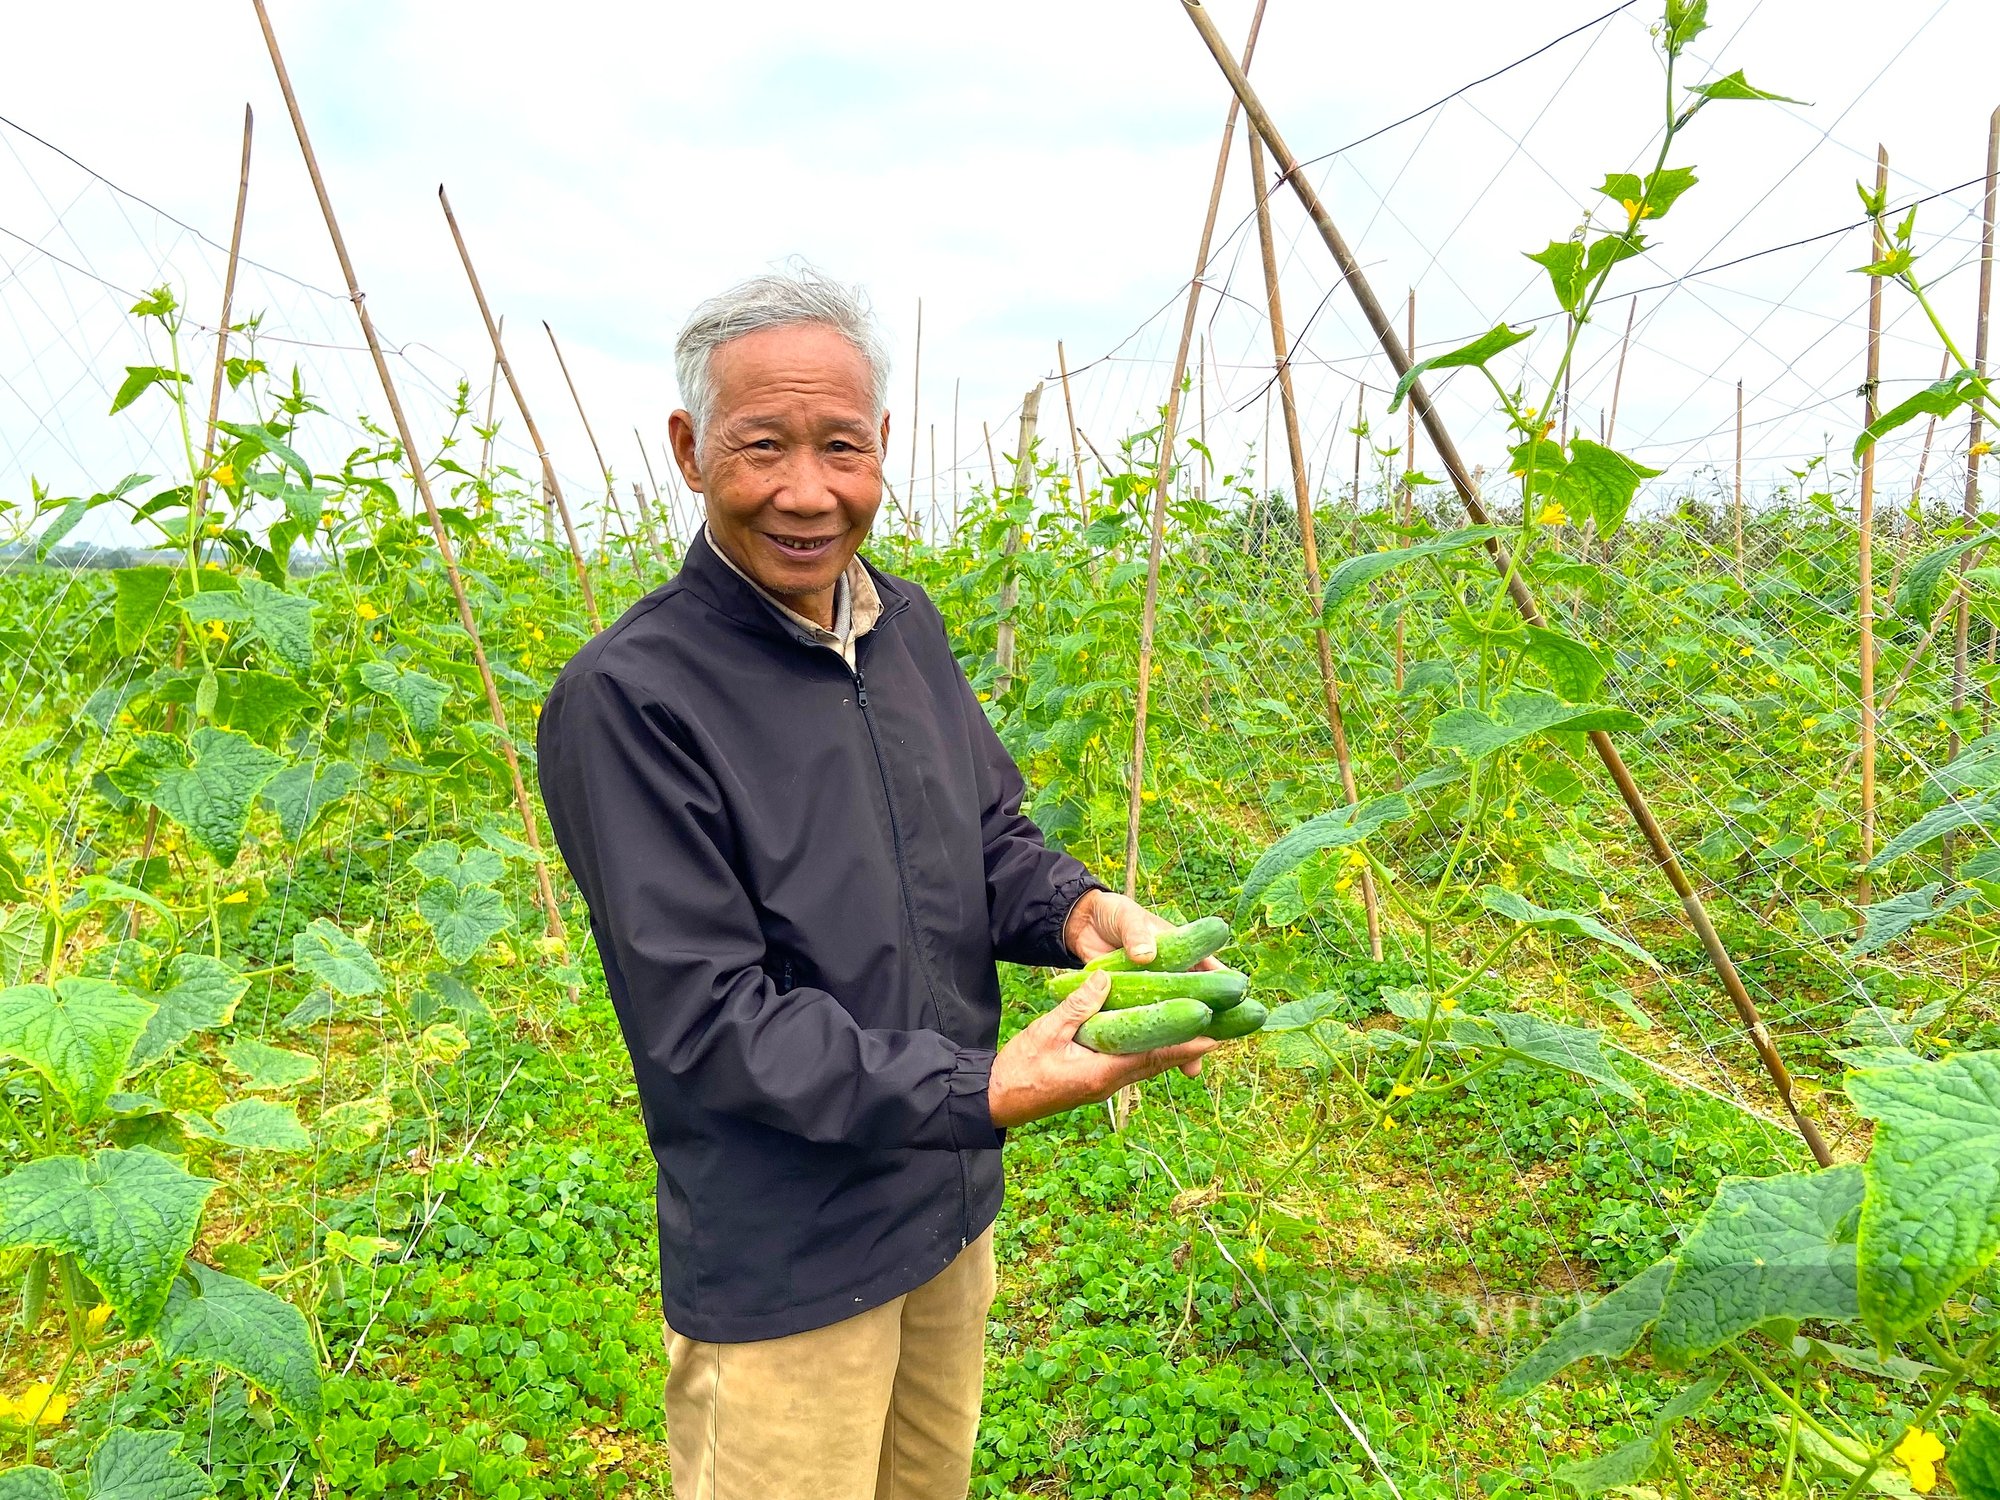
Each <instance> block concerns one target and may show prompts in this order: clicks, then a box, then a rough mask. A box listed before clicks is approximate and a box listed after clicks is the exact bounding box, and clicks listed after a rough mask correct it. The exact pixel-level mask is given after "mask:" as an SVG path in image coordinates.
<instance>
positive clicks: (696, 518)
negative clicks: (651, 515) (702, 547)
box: [632, 427, 702, 542]
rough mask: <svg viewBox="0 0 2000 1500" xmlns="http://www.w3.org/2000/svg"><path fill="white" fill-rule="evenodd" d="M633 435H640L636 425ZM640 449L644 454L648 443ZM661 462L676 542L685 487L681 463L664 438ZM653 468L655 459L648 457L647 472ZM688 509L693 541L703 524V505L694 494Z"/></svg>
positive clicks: (668, 517)
mask: <svg viewBox="0 0 2000 1500" xmlns="http://www.w3.org/2000/svg"><path fill="white" fill-rule="evenodd" d="M632 436H633V437H635V438H636V437H638V436H639V429H638V428H636V427H635V428H633V429H632ZM639 451H640V453H642V454H643V453H645V451H646V445H645V444H644V443H643V442H642V443H640V444H639ZM660 462H661V463H663V464H665V465H666V466H667V489H666V496H667V500H666V505H667V524H668V526H669V528H670V535H672V537H673V539H674V540H675V542H679V541H680V539H681V501H680V497H681V491H682V488H683V486H682V484H681V468H680V465H679V464H677V463H675V462H674V454H673V450H672V449H671V448H669V447H668V446H667V444H666V439H664V438H662V439H661V440H660ZM652 469H653V461H652V459H650V458H648V459H647V460H646V472H647V473H648V474H650V473H651V472H652ZM658 489H659V481H657V480H655V481H654V490H655V492H656V493H657V492H658ZM688 509H689V511H690V512H691V514H690V515H689V517H688V540H689V541H693V540H694V534H695V533H696V532H697V531H699V530H701V526H700V525H699V524H697V523H699V522H700V521H701V520H702V510H701V506H700V505H698V504H696V503H695V500H694V497H693V496H692V495H690V496H688Z"/></svg>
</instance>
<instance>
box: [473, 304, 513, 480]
mask: <svg viewBox="0 0 2000 1500" xmlns="http://www.w3.org/2000/svg"><path fill="white" fill-rule="evenodd" d="M500 331H501V332H502V333H505V332H506V331H507V315H506V314H505V313H502V314H500ZM499 404H500V361H499V360H498V359H495V360H494V361H493V374H492V376H491V377H490V378H488V380H487V382H486V436H485V437H484V438H482V439H481V440H480V443H479V482H480V483H481V484H482V485H491V484H492V482H493V480H492V478H491V474H492V469H493V434H494V431H495V428H494V426H493V413H494V410H495V408H496V407H498V406H499Z"/></svg>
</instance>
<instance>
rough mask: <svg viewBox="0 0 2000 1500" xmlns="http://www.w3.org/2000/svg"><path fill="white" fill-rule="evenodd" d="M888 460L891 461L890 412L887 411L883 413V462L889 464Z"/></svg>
mask: <svg viewBox="0 0 2000 1500" xmlns="http://www.w3.org/2000/svg"><path fill="white" fill-rule="evenodd" d="M888 461H889V414H888V413H887V412H886V411H885V412H883V413H882V462H883V463H884V464H887V463H888Z"/></svg>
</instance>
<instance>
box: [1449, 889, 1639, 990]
mask: <svg viewBox="0 0 2000 1500" xmlns="http://www.w3.org/2000/svg"><path fill="white" fill-rule="evenodd" d="M1479 904H1480V905H1481V906H1483V907H1485V908H1486V909H1487V910H1488V911H1490V912H1492V913H1494V914H1495V915H1496V916H1502V917H1505V918H1507V919H1508V920H1509V921H1512V922H1519V923H1520V924H1521V925H1522V926H1524V927H1535V928H1539V929H1541V930H1542V931H1544V932H1553V933H1558V934H1560V935H1561V936H1563V937H1587V938H1595V939H1596V940H1597V941H1598V942H1600V943H1609V944H1610V945H1611V946H1612V947H1614V948H1616V949H1617V950H1618V951H1619V952H1620V953H1624V954H1627V955H1629V956H1631V957H1632V958H1636V959H1637V960H1638V961H1639V962H1640V963H1642V964H1644V965H1645V966H1646V967H1647V968H1649V969H1652V970H1654V971H1655V972H1658V970H1659V968H1660V961H1659V960H1658V959H1657V958H1655V957H1653V955H1652V954H1650V953H1648V952H1647V951H1646V950H1645V949H1644V948H1642V947H1640V946H1639V945H1638V944H1637V943H1635V942H1633V941H1632V939H1630V938H1628V937H1626V936H1624V935H1623V934H1622V933H1618V932H1614V931H1612V930H1611V929H1610V928H1609V927H1606V926H1605V925H1604V924H1603V923H1602V922H1600V921H1598V920H1597V918H1596V917H1593V916H1592V915H1591V914H1590V913H1589V912H1583V911H1568V910H1565V909H1563V908H1559V907H1547V906H1537V905H1536V904H1535V903H1534V902H1532V901H1530V900H1529V899H1528V898H1527V897H1526V896H1523V895H1521V894H1520V893H1519V892H1518V891H1510V890H1508V889H1507V888H1506V887H1505V886H1500V885H1483V886H1481V887H1480V888H1479Z"/></svg>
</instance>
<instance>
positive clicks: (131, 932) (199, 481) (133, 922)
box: [125, 104, 256, 937]
mask: <svg viewBox="0 0 2000 1500" xmlns="http://www.w3.org/2000/svg"><path fill="white" fill-rule="evenodd" d="M255 125H256V116H255V115H254V114H253V113H252V112H251V109H250V106H249V105H247V104H246V105H244V106H243V164H242V167H241V168H240V169H239V171H238V172H237V176H236V218H235V221H234V222H233V223H232V224H231V225H230V229H229V260H228V263H227V264H226V265H225V266H224V267H223V272H222V315H221V317H220V318H219V319H218V320H217V322H216V325H215V372H214V374H213V375H212V376H211V377H210V379H209V383H208V425H207V426H206V427H205V428H203V429H202V439H201V473H200V474H199V475H198V476H197V477H196V479H195V486H194V504H192V505H191V506H189V507H188V535H190V536H192V537H193V538H194V539H195V546H196V547H197V548H199V547H200V546H201V517H202V508H203V506H204V504H205V503H206V501H207V499H208V479H209V471H210V470H211V469H212V468H214V466H215V424H216V423H217V422H218V421H220V420H221V418H222V382H223V379H224V377H225V376H226V375H227V374H228V370H229V319H230V314H231V310H232V309H233V308H234V306H235V303H236V267H237V264H238V263H239V262H240V261H241V260H242V258H243V210H244V208H245V207H246V206H247V205H248V203H249V201H250V138H251V135H252V132H253V130H254V127H255ZM186 660H187V623H186V620H185V617H183V620H182V623H181V624H180V625H179V626H178V627H177V628H176V630H175V633H174V670H175V671H179V670H180V669H181V665H182V664H183V663H184V662H185V661H186ZM179 709H180V705H179V704H177V703H169V704H168V705H167V711H166V713H165V714H164V715H162V723H163V724H164V727H165V728H166V729H167V730H169V731H171V730H172V729H173V727H174V719H175V718H176V716H177V715H178V713H179ZM159 832H160V809H159V808H158V806H152V807H148V808H147V809H146V832H145V834H144V835H143V836H142V837H141V838H140V840H139V865H138V871H139V874H138V883H139V884H140V885H141V886H143V885H144V884H145V883H146V866H147V865H148V864H150V863H151V862H152V858H153V842H154V840H155V839H157V838H158V837H159ZM125 935H126V936H127V937H137V936H138V935H139V903H138V902H136V901H134V902H133V903H132V905H131V907H130V908H129V909H128V910H127V911H126V913H125Z"/></svg>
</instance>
